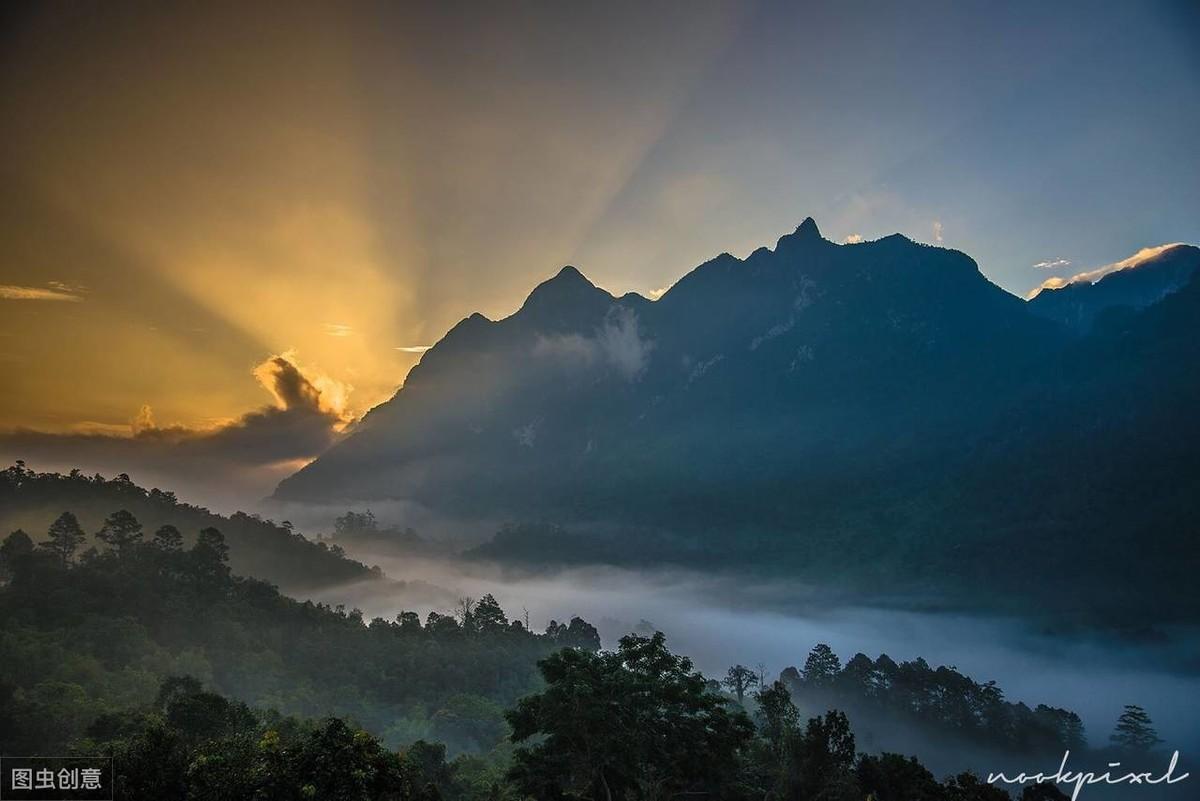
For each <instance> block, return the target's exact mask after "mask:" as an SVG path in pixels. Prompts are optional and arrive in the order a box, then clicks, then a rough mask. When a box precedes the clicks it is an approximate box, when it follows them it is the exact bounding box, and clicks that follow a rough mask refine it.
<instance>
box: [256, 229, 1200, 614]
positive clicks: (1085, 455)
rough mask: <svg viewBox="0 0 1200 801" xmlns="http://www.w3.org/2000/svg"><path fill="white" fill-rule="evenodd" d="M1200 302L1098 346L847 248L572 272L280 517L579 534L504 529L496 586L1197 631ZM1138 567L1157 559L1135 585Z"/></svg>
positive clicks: (1021, 306) (969, 277)
mask: <svg viewBox="0 0 1200 801" xmlns="http://www.w3.org/2000/svg"><path fill="white" fill-rule="evenodd" d="M1115 277H1116V276H1109V278H1107V279H1105V280H1106V281H1112V280H1113V279H1114V278H1115ZM1103 283H1105V282H1101V284H1103ZM1097 286H1098V287H1099V286H1100V285H1097ZM1093 289H1095V287H1093ZM1103 291H1105V292H1107V291H1109V290H1107V289H1105V290H1103ZM1198 292H1200V290H1198V289H1197V282H1196V281H1192V282H1191V283H1189V284H1187V285H1186V286H1185V287H1184V288H1182V289H1180V290H1179V291H1177V292H1174V293H1168V294H1166V296H1165V297H1163V298H1162V299H1161V300H1160V301H1159V302H1158V303H1153V304H1150V305H1148V306H1146V307H1145V308H1143V309H1140V310H1139V309H1137V308H1136V307H1135V306H1134V305H1131V304H1122V305H1121V307H1120V308H1109V309H1106V310H1101V311H1098V312H1096V313H1095V315H1094V320H1093V322H1092V324H1091V327H1090V328H1089V330H1088V331H1087V332H1085V333H1081V332H1080V331H1079V330H1078V329H1074V328H1072V327H1071V326H1068V325H1066V324H1062V323H1060V322H1058V321H1056V320H1048V319H1044V318H1043V317H1041V316H1039V315H1038V314H1035V313H1034V311H1033V310H1032V309H1031V308H1030V306H1031V304H1028V303H1026V302H1024V301H1022V300H1020V299H1018V298H1016V297H1014V296H1012V295H1009V294H1008V293H1006V292H1004V291H1002V290H1001V289H999V288H998V287H996V286H994V285H993V284H991V283H990V282H988V281H987V279H986V278H984V276H983V275H981V274H980V272H979V270H978V268H977V266H976V265H975V263H974V262H973V261H972V260H971V259H970V258H968V257H967V256H965V255H964V254H962V253H959V252H956V251H952V250H945V249H942V248H936V247H929V246H926V245H920V244H917V243H914V242H912V241H910V240H908V239H905V238H904V237H902V236H899V235H894V236H890V237H886V238H884V239H881V240H878V241H876V242H870V243H864V244H857V245H837V244H834V243H832V242H829V241H827V240H825V239H823V238H822V237H821V236H820V234H819V232H818V231H817V228H816V225H815V223H813V222H812V221H811V220H806V221H805V222H804V223H803V224H802V225H801V226H800V227H799V228H797V230H796V231H795V233H793V234H790V235H788V236H785V237H783V238H782V239H780V240H779V242H778V244H777V245H776V247H775V248H774V249H767V248H761V249H759V250H757V251H755V252H754V253H752V254H751V255H750V256H748V257H747V258H745V259H737V258H734V257H733V256H730V255H728V254H723V255H721V256H718V257H717V258H715V259H712V260H711V261H709V262H706V263H705V264H702V265H700V266H699V267H697V268H696V269H695V270H693V271H692V272H690V273H689V274H688V275H686V276H684V278H682V279H681V280H680V281H679V282H678V283H677V284H676V285H675V286H673V287H672V288H671V289H670V290H669V291H668V292H667V293H666V294H664V295H663V296H662V297H661V298H660V299H659V300H657V301H655V302H650V301H647V300H646V299H644V298H640V297H638V296H636V295H627V296H624V297H621V298H615V297H613V296H611V295H609V294H608V293H605V292H604V291H603V290H600V289H598V288H596V287H594V286H592V285H591V284H590V283H589V282H587V280H586V279H584V278H583V277H582V276H581V275H580V274H579V273H578V272H577V271H575V270H573V269H567V270H564V271H563V272H562V273H560V274H559V275H558V276H556V277H555V278H553V279H551V280H550V281H548V282H546V283H545V284H542V285H541V286H539V287H538V288H537V289H536V290H535V291H534V293H533V294H532V295H531V296H530V299H529V300H528V301H527V302H526V303H525V305H524V306H523V307H522V308H521V310H519V311H518V312H517V313H515V314H514V315H512V316H511V317H508V318H506V319H504V320H500V321H495V322H492V321H489V320H486V319H485V318H483V317H481V316H478V315H475V316H472V317H470V318H468V319H467V320H464V321H463V322H462V323H460V324H459V325H458V326H456V327H455V328H454V329H453V330H452V331H451V332H450V333H449V334H447V336H446V337H445V339H443V340H442V341H441V342H440V343H438V345H437V346H435V347H434V348H433V349H432V350H430V351H429V352H428V353H427V354H426V355H425V358H424V359H423V360H422V362H421V364H420V365H419V366H418V367H417V368H416V369H414V370H413V372H412V374H411V375H410V378H409V381H408V382H407V384H406V386H405V387H404V389H403V390H401V391H400V392H399V393H397V395H396V396H395V397H394V398H393V399H392V400H391V401H390V402H389V403H386V404H384V405H383V406H381V407H379V408H377V409H376V410H375V411H373V412H372V413H371V414H370V415H369V416H368V417H367V419H366V420H365V421H364V422H363V424H362V426H361V427H360V429H359V430H358V431H357V432H356V433H355V434H354V435H353V436H352V437H350V438H348V439H347V440H346V441H344V442H343V443H342V444H340V445H339V446H338V447H337V448H335V449H333V450H332V451H330V452H329V453H328V454H326V455H325V456H323V457H321V458H320V459H318V460H317V461H316V462H314V463H313V464H311V465H309V466H308V467H307V468H305V469H304V470H302V471H300V472H299V473H297V474H296V475H294V476H292V477H291V478H289V479H288V480H287V481H285V482H284V483H283V484H281V485H280V487H279V489H278V491H277V496H278V497H281V498H286V499H288V500H309V501H324V502H329V501H337V500H340V501H346V500H353V499H376V498H407V499H413V500H416V501H419V502H421V503H423V504H426V505H428V506H429V507H431V508H433V509H434V510H435V511H438V512H441V513H444V514H447V515H454V516H460V517H464V518H480V519H491V520H497V519H508V520H526V521H532V520H549V521H554V522H558V523H562V524H566V529H565V530H564V529H561V528H558V527H556V526H517V527H513V528H509V529H506V531H505V532H503V533H502V534H501V535H499V536H498V537H497V539H496V540H495V542H493V543H492V544H491V545H489V546H487V547H485V548H483V549H480V550H479V551H477V552H476V553H477V555H481V556H487V557H488V558H500V559H506V558H507V559H512V558H519V559H524V560H528V559H535V560H541V561H545V560H552V561H578V560H580V559H588V560H600V561H617V562H633V563H640V564H661V563H663V562H683V563H689V564H703V565H722V566H738V565H740V566H744V567H746V568H749V569H753V570H755V571H756V572H759V573H762V572H767V573H777V574H779V575H782V576H787V577H789V578H793V579H794V578H803V579H808V580H811V581H813V582H814V583H820V584H822V585H824V586H836V587H838V588H839V589H845V590H860V591H862V590H866V591H870V592H875V593H892V592H909V593H911V592H913V591H916V592H919V593H928V594H932V595H935V596H945V595H947V594H952V595H957V596H958V597H960V598H961V597H964V596H968V597H972V598H975V599H977V600H980V601H981V602H983V601H984V596H985V595H986V596H987V598H986V603H988V604H989V605H991V606H995V605H996V604H997V603H1015V604H1029V603H1033V604H1039V605H1042V606H1046V605H1050V604H1058V605H1059V606H1062V605H1067V606H1071V605H1074V606H1076V607H1079V606H1080V604H1082V603H1083V599H1087V604H1086V605H1084V606H1086V607H1087V608H1082V607H1080V608H1077V609H1075V611H1077V612H1079V613H1080V614H1081V615H1085V616H1089V617H1094V616H1097V615H1099V616H1101V617H1105V616H1107V617H1106V619H1107V620H1115V619H1117V617H1121V616H1125V615H1136V610H1138V609H1141V608H1144V603H1145V599H1146V598H1149V597H1157V598H1158V599H1159V600H1160V601H1161V600H1163V599H1164V598H1165V597H1166V596H1170V598H1169V601H1170V605H1171V607H1172V608H1173V609H1174V610H1175V614H1178V615H1181V616H1183V617H1188V618H1190V617H1192V616H1194V615H1196V614H1200V603H1198V601H1197V599H1196V598H1195V597H1193V596H1194V593H1192V594H1189V593H1188V592H1187V591H1186V587H1187V582H1186V581H1185V580H1184V576H1185V574H1184V573H1181V572H1180V571H1181V570H1182V571H1186V570H1190V569H1192V568H1193V567H1200V564H1197V561H1196V556H1197V554H1198V553H1200V549H1198V548H1197V546H1196V543H1194V542H1191V540H1190V538H1189V535H1187V533H1186V532H1189V531H1192V530H1194V528H1195V524H1196V523H1197V522H1200V521H1198V517H1200V516H1198V515H1197V506H1196V503H1195V502H1194V500H1191V499H1192V498H1194V497H1200V486H1197V482H1198V480H1200V464H1198V463H1197V461H1196V459H1195V458H1194V457H1193V456H1192V454H1193V453H1195V452H1196V448H1195V446H1196V445H1197V444H1198V441H1200V431H1198V429H1197V425H1196V423H1195V421H1194V414H1193V410H1194V409H1195V403H1196V401H1200V391H1198V390H1197V387H1198V385H1197V382H1196V379H1195V378H1194V377H1193V374H1194V373H1195V372H1196V371H1195V370H1194V365H1195V364H1197V363H1198V357H1200V353H1197V351H1196V348H1197V345H1196V340H1195V337H1194V325H1195V324H1194V322H1193V321H1194V320H1195V319H1197V318H1196V314H1195V313H1196V312H1200V309H1196V308H1194V306H1195V304H1196V302H1197V300H1196V296H1197V294H1198ZM1193 489H1194V490H1195V494H1191V493H1192V490H1193ZM572 531H573V532H574V533H568V532H572ZM1132 537H1141V538H1143V539H1144V541H1145V543H1147V546H1146V548H1145V549H1143V550H1142V551H1141V552H1140V554H1139V555H1140V556H1141V557H1142V558H1143V560H1144V562H1142V563H1139V565H1138V570H1139V575H1140V576H1141V577H1142V578H1139V579H1138V580H1135V581H1128V580H1127V576H1126V571H1127V570H1128V568H1129V564H1130V545H1129V543H1130V541H1131V538H1132ZM1081 548H1082V549H1084V550H1085V551H1086V555H1085V556H1083V557H1081V556H1080V551H1081ZM1013 554H1021V555H1022V557H1021V558H1020V559H1017V558H1016V557H1014V556H1013ZM1025 557H1028V558H1025ZM1080 559H1083V561H1082V565H1083V567H1082V568H1081V569H1080V570H1078V571H1076V572H1075V573H1072V572H1071V571H1070V570H1069V569H1068V567H1069V566H1071V565H1074V564H1077V563H1079V562H1080ZM1014 560H1015V561H1014ZM1084 588H1086V591H1085V590H1084ZM996 593H1000V595H996ZM1097 593H1098V594H1100V595H1103V596H1104V600H1100V601H1097V600H1096V598H1097ZM1139 594H1141V595H1139ZM1047 608H1048V607H1047Z"/></svg>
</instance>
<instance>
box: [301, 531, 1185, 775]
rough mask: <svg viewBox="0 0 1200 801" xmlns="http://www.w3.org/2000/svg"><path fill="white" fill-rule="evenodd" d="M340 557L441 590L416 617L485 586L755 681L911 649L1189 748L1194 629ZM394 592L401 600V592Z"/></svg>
mask: <svg viewBox="0 0 1200 801" xmlns="http://www.w3.org/2000/svg"><path fill="white" fill-rule="evenodd" d="M353 555H354V556H356V557H357V558H360V559H362V560H364V561H366V562H368V563H371V564H378V565H379V566H380V567H381V568H383V570H384V571H385V572H386V573H387V574H388V575H389V576H390V577H392V578H397V579H404V580H414V579H421V580H423V581H426V582H429V583H430V584H433V585H437V586H438V587H440V588H442V589H441V591H437V592H435V593H433V594H431V595H430V597H429V598H428V599H427V601H426V603H424V604H422V605H418V606H417V607H416V611H419V612H420V613H421V614H422V616H424V614H426V613H427V612H428V611H430V610H437V611H441V612H450V611H452V606H453V602H452V601H448V599H451V598H457V597H460V596H466V597H471V598H479V597H480V596H481V595H483V594H485V593H489V592H490V593H492V594H493V595H494V596H495V597H496V599H497V600H498V601H499V602H500V604H501V606H502V607H503V608H504V610H505V612H506V613H507V614H508V616H509V617H510V618H515V619H522V618H524V617H525V615H526V614H528V617H529V621H530V624H531V625H532V627H533V628H534V629H536V630H541V629H543V628H544V627H545V626H546V624H547V622H548V621H549V620H550V619H556V620H559V621H564V620H568V619H569V618H570V617H571V616H572V615H579V616H581V617H583V618H584V619H586V620H587V621H589V622H590V623H592V624H593V625H595V626H596V627H597V629H598V630H599V631H600V634H601V637H602V639H603V641H604V646H605V647H611V646H613V645H614V644H615V642H616V640H617V638H619V637H620V636H621V635H622V634H624V633H627V632H629V631H632V630H633V629H634V628H635V627H636V626H638V624H639V622H641V621H643V620H645V621H648V622H649V623H650V624H651V625H652V626H653V627H654V628H655V629H657V630H661V631H663V632H664V633H665V634H666V635H667V638H668V645H669V646H670V647H671V649H672V650H673V651H675V652H676V653H681V654H685V655H688V656H690V657H691V658H692V659H693V661H694V662H695V664H696V666H697V668H699V669H700V670H701V671H703V672H704V673H705V675H707V676H709V677H716V678H720V677H722V676H724V674H725V671H726V670H727V669H728V667H729V666H730V665H732V664H735V663H741V664H745V665H747V666H751V667H756V668H757V666H759V665H760V664H761V665H763V666H764V668H765V672H766V675H767V676H768V679H770V678H774V677H777V676H778V675H779V673H780V671H782V670H783V669H784V668H786V667H788V666H792V665H794V666H797V667H802V666H803V663H804V658H805V656H806V655H807V653H808V651H809V649H811V648H812V646H813V645H814V644H816V643H818V642H824V643H828V644H829V645H830V646H831V647H832V648H833V650H834V651H835V652H836V653H837V654H838V655H839V656H840V657H841V659H842V661H843V662H845V661H846V660H847V659H849V658H850V657H851V656H853V655H854V654H855V653H856V652H859V651H861V652H863V653H865V654H867V655H868V656H871V657H872V658H874V657H876V656H878V655H879V654H880V653H886V654H888V655H889V656H890V657H892V659H894V660H896V661H902V660H911V659H916V658H918V657H923V658H924V659H925V660H926V661H927V662H929V663H930V664H931V665H933V666H935V667H936V666H938V665H948V666H952V667H956V668H957V669H958V670H959V671H961V672H962V673H964V674H966V675H968V676H970V677H972V678H973V679H975V680H976V681H980V682H984V681H988V680H994V681H996V683H997V684H998V685H999V686H1000V687H1001V688H1002V689H1003V690H1004V693H1005V697H1006V699H1007V700H1009V701H1023V702H1025V703H1026V704H1028V705H1029V706H1031V707H1032V706H1036V705H1037V704H1039V703H1044V704H1047V705H1050V706H1057V707H1065V708H1067V709H1071V710H1073V711H1075V712H1077V713H1078V714H1079V715H1080V717H1081V718H1082V719H1083V722H1084V724H1085V726H1086V728H1087V733H1088V738H1089V741H1090V742H1091V744H1092V745H1093V746H1102V745H1104V744H1106V743H1107V740H1108V735H1109V734H1110V733H1111V731H1112V728H1113V725H1114V723H1115V722H1116V719H1117V717H1118V715H1119V714H1120V713H1121V710H1122V706H1123V705H1124V704H1138V705H1140V706H1142V707H1144V708H1145V709H1146V710H1147V711H1148V712H1149V713H1150V715H1151V716H1152V717H1153V719H1154V722H1155V724H1156V726H1157V728H1158V732H1159V735H1160V736H1161V737H1162V738H1163V740H1164V741H1165V744H1166V747H1167V748H1168V749H1175V748H1178V749H1180V750H1181V751H1182V752H1183V755H1184V759H1185V760H1187V758H1188V756H1189V754H1192V755H1194V754H1195V753H1196V751H1197V748H1198V747H1200V723H1198V721H1200V633H1198V632H1196V631H1172V632H1168V633H1167V634H1168V636H1165V637H1163V638H1162V639H1160V640H1155V641H1153V642H1146V641H1140V642H1131V641H1126V640H1121V639H1117V638H1115V637H1106V636H1102V635H1101V634H1097V633H1094V632H1093V633H1090V634H1075V635H1070V636H1068V635H1057V636H1056V635H1052V634H1049V633H1046V632H1044V631H1038V630H1035V629H1034V628H1033V627H1031V626H1030V625H1028V624H1027V623H1024V622H1022V621H1020V620H1016V619H1011V618H998V617H980V616H969V615H961V614H947V613H924V612H913V611H899V610H889V609H882V608H864V607H854V606H841V607H834V608H830V607H826V606H821V605H819V604H817V603H814V602H812V601H811V600H810V601H801V600H798V599H801V598H810V599H811V598H813V597H815V595H814V594H812V593H811V592H809V591H806V590H805V588H801V587H789V586H780V585H766V584H755V583H748V582H747V581H746V580H745V579H744V578H743V579H736V580H735V579H734V578H731V577H719V576H712V575H704V574H699V573H694V572H687V571H653V572H649V571H635V570H628V569H620V568H612V567H591V568H580V569H570V570H562V571H556V572H545V573H538V574H534V575H530V574H524V575H515V574H513V573H512V571H505V570H502V569H499V568H496V567H494V566H489V565H480V564H476V563H464V562H461V561H457V560H432V559H413V558H407V557H405V558H398V557H396V556H394V555H393V556H389V555H384V554H378V553H366V552H358V553H353ZM316 599H318V600H323V601H327V602H330V603H345V604H346V605H347V606H348V607H358V608H360V609H362V610H363V612H364V614H365V615H366V616H367V618H368V619H369V618H371V617H375V616H380V617H385V618H389V619H390V618H392V617H394V616H395V615H396V614H397V613H398V612H399V611H400V610H401V609H402V608H405V607H404V605H403V603H402V602H401V600H400V599H399V598H397V597H395V596H394V595H392V594H391V593H389V592H388V591H386V590H383V591H381V590H380V588H379V587H378V585H377V584H372V583H369V582H368V583H364V584H359V585H355V586H350V587H340V588H337V589H334V590H329V591H326V592H324V593H322V594H321V595H319V596H317V598H316ZM404 600H405V601H408V602H409V604H410V606H409V608H412V595H411V593H409V594H408V595H407V596H406V597H405V598H404ZM1048 756H1050V755H1048ZM1027 767H1030V768H1035V767H1038V766H1027ZM1048 767H1049V768H1050V769H1051V770H1053V769H1054V768H1056V767H1057V765H1050V766H1048Z"/></svg>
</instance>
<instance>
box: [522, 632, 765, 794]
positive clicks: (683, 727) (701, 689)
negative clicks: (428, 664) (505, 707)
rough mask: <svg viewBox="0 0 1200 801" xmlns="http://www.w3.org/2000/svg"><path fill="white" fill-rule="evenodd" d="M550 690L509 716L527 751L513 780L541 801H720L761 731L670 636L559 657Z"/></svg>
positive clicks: (549, 669) (544, 665) (546, 663)
mask: <svg viewBox="0 0 1200 801" xmlns="http://www.w3.org/2000/svg"><path fill="white" fill-rule="evenodd" d="M538 666H539V668H540V669H541V671H542V676H543V678H544V679H545V681H546V689H545V690H543V691H542V692H540V693H537V694H535V695H532V696H526V697H525V698H523V699H521V701H520V702H518V704H517V707H516V708H515V709H514V710H512V711H510V712H509V713H508V714H507V716H506V717H507V718H508V722H509V724H510V725H511V726H512V729H513V733H512V739H513V741H514V742H516V743H523V742H525V741H527V740H529V739H530V738H535V737H536V738H539V741H538V742H537V743H536V744H535V745H532V746H522V747H520V748H518V749H517V751H516V752H515V754H514V758H513V767H512V769H511V770H510V772H509V778H510V779H511V780H512V781H513V782H514V784H515V785H516V787H517V789H518V790H519V791H520V792H521V793H522V794H525V795H528V796H532V797H534V798H562V797H564V796H573V797H588V798H599V799H604V800H605V801H616V800H621V799H634V798H637V799H649V798H668V797H673V796H682V795H690V794H701V793H707V794H710V797H720V795H721V792H722V790H723V789H724V788H726V787H727V786H728V785H729V784H731V783H732V781H733V780H734V777H735V776H736V774H737V758H738V755H739V753H740V751H741V749H742V748H743V746H744V745H746V743H747V742H748V741H749V739H750V737H751V735H752V731H753V728H752V726H751V724H750V721H749V720H748V719H747V718H746V716H745V714H743V713H742V712H740V711H738V712H731V711H730V710H729V708H728V707H727V706H726V704H725V700H724V699H723V698H722V697H721V696H719V695H715V694H713V693H711V692H709V691H708V689H707V687H706V682H705V680H704V677H703V676H701V675H700V674H699V673H696V672H694V671H693V670H692V663H691V661H690V660H688V659H687V658H685V657H679V656H675V655H674V654H672V653H671V652H670V651H668V650H667V648H666V643H665V638H664V637H663V635H662V634H661V633H656V634H655V635H654V636H653V637H649V638H647V637H638V636H637V635H629V636H626V637H622V638H621V641H620V644H619V646H618V648H617V650H616V651H615V652H608V653H592V652H590V651H588V650H584V649H581V648H568V649H564V650H562V651H559V652H557V653H555V654H553V655H551V656H550V657H548V658H546V659H544V660H542V661H541V662H539V663H538Z"/></svg>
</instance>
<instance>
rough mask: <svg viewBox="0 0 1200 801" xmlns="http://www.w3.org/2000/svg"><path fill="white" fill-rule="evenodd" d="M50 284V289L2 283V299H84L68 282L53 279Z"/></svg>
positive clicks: (0, 286)
mask: <svg viewBox="0 0 1200 801" xmlns="http://www.w3.org/2000/svg"><path fill="white" fill-rule="evenodd" d="M49 286H50V289H43V288H41V287H36V286H17V285H15V284H0V300H57V301H66V302H68V303H79V302H80V301H82V300H83V296H82V295H79V294H78V293H77V292H76V291H73V289H72V288H70V287H68V286H67V285H66V284H62V283H59V282H58V281H51V282H50V285H49Z"/></svg>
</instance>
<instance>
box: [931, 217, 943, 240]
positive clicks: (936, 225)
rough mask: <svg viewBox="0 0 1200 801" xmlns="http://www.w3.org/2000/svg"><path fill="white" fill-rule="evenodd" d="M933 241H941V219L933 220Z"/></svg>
mask: <svg viewBox="0 0 1200 801" xmlns="http://www.w3.org/2000/svg"><path fill="white" fill-rule="evenodd" d="M933 241H934V242H941V241H942V221H941V220H934V221H933Z"/></svg>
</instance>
